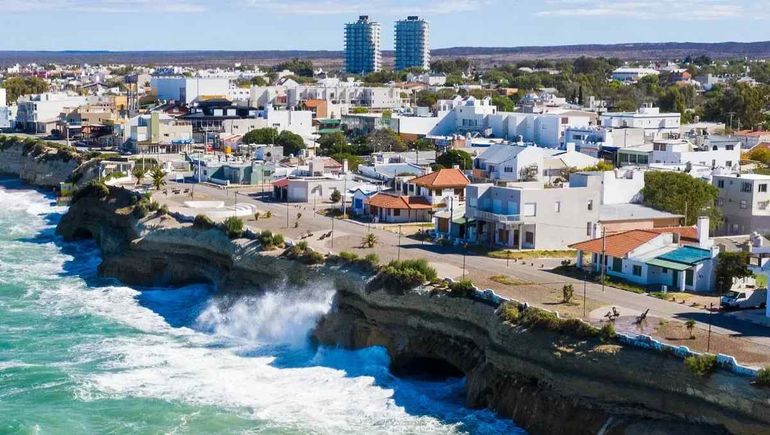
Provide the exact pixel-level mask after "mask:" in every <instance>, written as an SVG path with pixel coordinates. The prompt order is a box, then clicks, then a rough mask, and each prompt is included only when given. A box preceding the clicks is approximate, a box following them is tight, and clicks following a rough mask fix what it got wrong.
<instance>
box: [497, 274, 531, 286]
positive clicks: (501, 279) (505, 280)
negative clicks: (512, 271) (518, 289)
mask: <svg viewBox="0 0 770 435" xmlns="http://www.w3.org/2000/svg"><path fill="white" fill-rule="evenodd" d="M489 279H490V281H494V282H496V283H498V284H503V285H530V284H532V282H530V281H523V280H518V279H514V278H512V277H510V276H508V275H493V276H490V277H489Z"/></svg>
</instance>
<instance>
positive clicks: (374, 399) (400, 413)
mask: <svg viewBox="0 0 770 435" xmlns="http://www.w3.org/2000/svg"><path fill="white" fill-rule="evenodd" d="M64 211H65V209H64V208H62V207H56V206H55V205H54V204H53V203H52V199H51V198H50V197H46V196H44V195H43V194H41V193H39V192H36V191H34V190H29V189H24V188H22V187H21V186H20V185H19V184H18V183H17V182H15V181H8V180H0V434H6V433H9V434H123V433H132V434H133V433H138V434H187V433H190V434H219V433H228V434H229V433H259V434H307V433H313V434H316V433H317V434H345V433H349V434H369V433H382V434H385V433H387V434H399V433H403V434H407V433H408V434H419V433H486V434H492V433H523V432H521V431H520V430H519V429H517V428H516V427H515V426H514V425H513V424H512V423H510V422H509V421H507V420H505V419H499V418H497V417H496V416H495V415H494V414H493V413H491V412H489V411H486V410H470V409H467V408H465V407H463V405H462V399H463V380H462V379H453V380H447V381H442V382H424V381H418V380H404V379H398V378H395V377H393V376H392V375H391V374H390V373H389V372H388V369H387V367H388V357H387V354H386V353H385V352H384V351H383V350H382V349H379V348H370V349H364V350H360V351H346V350H340V349H332V348H325V347H321V348H317V347H313V346H311V345H310V344H309V342H308V340H307V334H308V332H309V331H310V330H311V328H312V327H313V325H314V324H315V322H316V320H317V319H318V317H319V316H320V315H322V314H323V313H324V312H326V311H327V310H328V309H329V307H330V306H331V299H332V296H333V290H332V286H331V284H329V283H318V284H316V285H315V286H314V288H303V289H298V288H280V289H274V291H271V292H269V293H267V294H265V295H261V296H256V295H255V296H239V297H238V298H234V297H228V296H227V295H221V294H217V293H216V292H214V291H213V289H210V288H208V287H206V286H202V285H201V286H189V287H185V288H181V289H138V290H137V289H132V288H129V287H125V286H123V285H121V284H120V283H118V282H115V281H111V280H106V279H101V278H98V277H97V276H96V268H97V266H98V264H99V261H100V260H99V252H98V250H97V249H96V247H95V246H94V245H93V244H92V243H89V242H83V243H69V244H67V243H62V242H61V241H60V240H58V239H57V238H56V236H55V234H54V227H55V225H56V222H57V221H58V219H59V218H60V216H61V214H62V213H63V212H64Z"/></svg>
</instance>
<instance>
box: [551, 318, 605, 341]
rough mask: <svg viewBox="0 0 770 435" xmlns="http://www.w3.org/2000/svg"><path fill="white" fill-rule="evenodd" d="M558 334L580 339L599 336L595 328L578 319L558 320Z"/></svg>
mask: <svg viewBox="0 0 770 435" xmlns="http://www.w3.org/2000/svg"><path fill="white" fill-rule="evenodd" d="M559 332H560V333H562V334H565V335H570V336H572V337H575V338H582V339H588V338H593V337H596V336H597V335H598V334H599V330H598V329H597V328H595V327H593V326H591V325H590V324H588V323H586V322H584V321H582V320H580V319H560V321H559Z"/></svg>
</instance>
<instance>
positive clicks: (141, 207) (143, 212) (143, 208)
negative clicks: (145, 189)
mask: <svg viewBox="0 0 770 435" xmlns="http://www.w3.org/2000/svg"><path fill="white" fill-rule="evenodd" d="M133 213H134V217H136V218H137V219H142V218H143V217H145V216H147V214H148V213H149V210H147V203H145V202H139V203H137V204H136V205H134V211H133Z"/></svg>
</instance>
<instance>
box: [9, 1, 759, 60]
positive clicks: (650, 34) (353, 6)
mask: <svg viewBox="0 0 770 435" xmlns="http://www.w3.org/2000/svg"><path fill="white" fill-rule="evenodd" d="M358 15H369V16H370V17H371V19H372V20H376V21H378V22H380V23H382V25H383V48H384V49H391V48H392V46H393V22H394V21H395V20H396V19H399V18H405V17H406V16H407V15H419V16H421V17H424V18H425V19H427V20H428V21H429V22H430V24H431V46H432V47H433V48H445V47H458V46H476V47H513V46H527V45H568V44H593V43H625V42H668V41H680V42H685V41H687V42H723V41H764V40H770V27H768V26H767V22H768V21H767V20H768V18H770V0H0V50H341V49H342V47H343V26H344V24H345V23H346V22H349V21H355V19H356V18H357V16H358Z"/></svg>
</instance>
